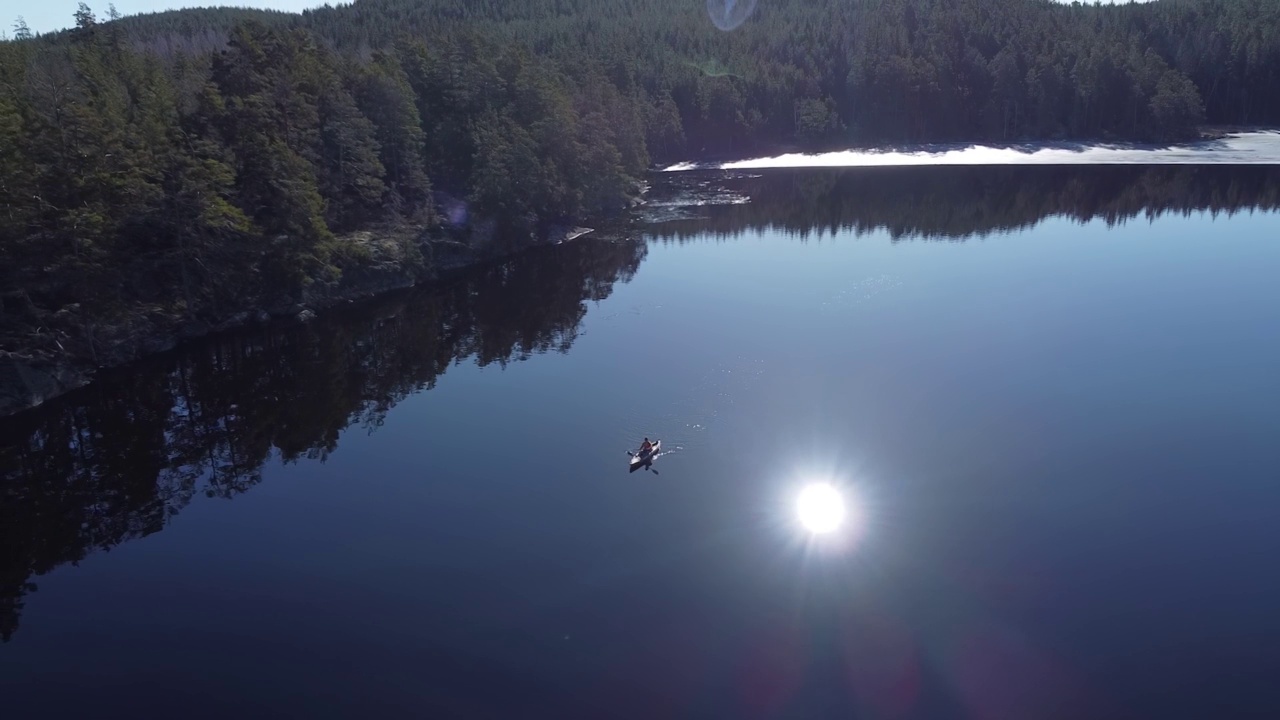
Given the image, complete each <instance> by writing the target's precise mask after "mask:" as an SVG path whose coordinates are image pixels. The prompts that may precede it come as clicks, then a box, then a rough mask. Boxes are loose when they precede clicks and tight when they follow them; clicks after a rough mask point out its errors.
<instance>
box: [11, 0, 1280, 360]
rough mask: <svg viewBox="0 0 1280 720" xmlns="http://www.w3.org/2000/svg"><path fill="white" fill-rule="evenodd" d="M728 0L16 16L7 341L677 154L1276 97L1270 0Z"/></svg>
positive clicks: (1175, 134)
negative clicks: (1080, 0)
mask: <svg viewBox="0 0 1280 720" xmlns="http://www.w3.org/2000/svg"><path fill="white" fill-rule="evenodd" d="M729 9H730V6H728V5H724V4H723V2H722V0H619V1H618V2H611V3H600V2H595V1H594V0H521V1H520V2H515V1H510V0H508V1H503V0H493V1H492V2H475V1H474V0H357V2H354V3H353V4H350V5H341V6H338V7H323V8H320V9H317V10H313V11H308V12H304V13H301V14H291V13H281V12H265V11H255V10H245V9H199V10H183V11H171V12H164V13H158V14H151V15H140V16H133V17H120V16H119V15H118V13H116V12H115V10H114V8H111V7H108V8H107V9H106V11H105V13H104V14H103V15H101V16H99V15H98V14H97V13H95V11H94V10H93V9H92V8H90V7H89V6H88V5H84V4H81V6H80V9H79V10H78V11H77V12H76V14H75V17H74V23H75V27H74V28H72V29H70V30H67V31H64V32H58V33H52V34H48V35H40V36H36V35H34V34H33V33H32V32H31V31H30V30H29V29H28V28H27V27H26V25H25V23H24V22H22V20H21V19H20V18H19V19H17V20H16V21H15V23H14V25H13V28H12V33H10V35H9V37H10V39H9V40H7V41H5V42H0V207H2V208H3V211H0V352H8V353H19V354H21V355H22V356H23V357H24V358H26V359H27V360H31V359H32V358H35V359H37V360H41V361H44V362H54V361H56V359H57V358H62V357H68V356H70V357H75V358H79V359H81V360H83V361H84V362H86V363H89V364H92V365H95V366H96V365H104V364H111V363H112V360H111V359H110V358H108V357H106V355H105V353H107V352H108V350H107V348H109V347H115V346H120V345H121V343H122V342H125V340H128V339H129V338H136V337H145V336H148V335H155V334H156V333H157V332H159V331H158V330H157V328H160V327H163V328H168V330H165V332H173V330H172V328H174V327H178V326H179V325H181V326H183V327H194V328H199V327H215V326H217V325H218V323H220V322H223V321H225V320H226V319H227V318H229V317H235V316H237V315H243V314H244V313H245V312H246V311H254V310H257V309H260V308H264V307H269V308H275V307H278V308H290V307H298V306H300V305H302V304H305V303H306V302H307V301H308V300H309V299H310V298H315V297H323V296H324V295H325V294H326V293H332V291H333V288H334V287H336V286H338V285H339V283H341V282H342V278H343V277H344V276H345V277H347V278H351V277H353V276H356V275H358V274H359V273H360V272H361V271H363V270H364V269H367V268H368V267H370V266H386V265H389V264H393V263H394V264H398V265H399V266H401V269H402V270H403V271H404V272H405V273H407V274H408V275H411V276H421V277H429V276H430V275H431V273H432V267H433V257H434V254H433V251H432V248H433V244H432V243H433V242H435V241H437V240H441V239H450V240H453V241H459V242H463V243H467V244H469V245H471V246H472V247H475V248H482V249H483V248H486V247H491V246H493V245H494V244H495V243H500V244H501V245H502V246H503V247H507V248H511V247H519V246H521V245H524V244H529V243H533V242H537V241H538V240H540V239H543V238H546V237H549V236H550V235H551V234H552V233H553V230H554V229H555V228H558V227H562V226H564V225H567V224H571V223H575V222H581V221H582V219H583V218H595V217H600V216H605V215H610V214H613V213H617V212H619V211H620V210H622V209H624V208H625V207H626V206H627V205H628V204H629V203H631V202H633V201H634V198H635V195H636V193H637V192H638V189H639V188H640V187H641V186H640V181H641V180H642V179H643V177H644V174H645V172H646V171H647V169H648V168H649V167H650V166H651V163H652V162H654V161H669V160H675V159H698V158H705V157H709V156H713V155H743V154H749V153H754V152H763V151H766V150H772V149H778V148H784V147H787V148H810V149H816V148H822V147H829V146H839V145H879V144H893V143H910V142H919V141H987V142H998V143H999V142H1019V141H1027V140H1035V139H1106V140H1134V141H1145V142H1158V143H1163V142H1171V141H1178V140H1185V139H1190V138H1194V137H1196V136H1197V135H1198V133H1199V132H1200V129H1201V127H1202V126H1204V125H1205V124H1206V123H1210V124H1218V125H1223V124H1236V125H1261V124H1277V123H1280V97H1278V96H1277V94H1276V93H1275V92H1274V91H1273V90H1274V88H1275V87H1277V81H1278V80H1280V77H1277V72H1280V3H1276V2H1274V1H1273V0H1159V2H1153V3H1146V4H1128V5H1117V6H1110V5H1082V4H1072V5H1064V4H1061V3H1057V2H1052V1H1051V0H767V1H766V0H760V1H759V2H749V1H745V0H744V1H740V2H738V3H736V4H734V5H732V9H733V13H729V12H728V11H729ZM747 10H753V11H754V12H752V13H751V14H750V15H749V16H748V14H747V13H746V11H747ZM371 237H372V238H375V239H377V242H370V241H369V238H371ZM388 257H391V258H392V259H391V260H388ZM142 345H145V343H140V344H139V346H142Z"/></svg>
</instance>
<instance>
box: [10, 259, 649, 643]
mask: <svg viewBox="0 0 1280 720" xmlns="http://www.w3.org/2000/svg"><path fill="white" fill-rule="evenodd" d="M645 248H646V246H645V245H644V244H643V243H635V242H618V243H612V242H603V241H595V240H582V241H578V242H575V243H570V244H568V245H563V246H559V247H556V248H540V249H538V250H535V251H533V252H532V253H530V254H529V255H528V256H526V257H522V258H521V259H520V260H519V261H518V262H511V263H509V264H508V265H507V266H503V267H495V268H490V269H488V270H484V271H479V272H477V273H475V274H474V275H473V276H472V277H471V278H469V279H467V280H465V281H462V282H458V283H457V284H453V285H449V286H447V287H444V288H441V289H440V290H438V291H436V292H434V293H430V294H426V293H424V292H422V291H417V292H414V293H410V294H398V295H396V296H392V297H388V298H385V299H383V300H381V301H375V302H374V304H373V305H371V306H369V307H361V308H359V309H358V310H355V311H350V312H348V311H339V312H335V313H332V314H328V315H326V316H324V317H322V318H320V319H318V320H316V321H315V322H314V323H312V324H309V325H302V324H296V325H293V326H291V327H283V328H280V327H277V328H272V329H268V330H264V331H263V332H261V333H257V334H238V335H232V336H229V337H225V338H223V339H221V340H219V341H216V342H211V343H209V344H207V345H204V346H201V347H196V348H192V349H190V350H188V351H187V352H184V353H182V354H180V355H177V356H170V357H162V358H158V359H155V360H153V361H151V364H150V366H147V367H141V368H131V369H130V370H128V371H125V372H122V373H120V374H119V375H118V376H116V377H112V378H111V379H110V380H111V381H110V382H107V383H98V384H95V385H93V386H90V387H89V388H87V389H85V390H84V391H82V392H80V393H78V394H77V395H75V396H68V397H66V398H62V399H60V400H57V401H54V402H53V403H51V404H50V405H48V406H46V407H42V408H39V409H37V410H35V411H33V412H32V413H26V414H23V415H20V416H14V417H10V418H0V437H3V438H5V442H4V443H3V444H0V639H3V640H6V641H7V640H8V639H9V638H10V637H11V636H12V635H13V633H14V632H16V630H17V628H18V622H19V619H20V614H21V610H22V607H23V603H24V602H25V599H26V597H27V596H28V594H29V593H31V592H34V591H35V590H36V583H35V582H34V578H36V577H38V576H40V575H43V574H46V573H48V572H51V571H52V570H54V569H55V568H57V567H59V566H60V565H63V564H65V563H73V562H77V561H79V560H82V559H84V558H85V557H86V556H87V555H89V554H90V553H92V552H95V551H97V550H101V549H108V548H111V547H114V546H116V545H119V544H121V543H123V542H127V541H129V540H131V539H134V538H138V537H142V536H145V535H149V534H151V533H154V532H158V531H160V530H162V529H164V527H165V525H166V524H167V523H168V522H169V520H170V518H172V517H173V516H174V515H176V514H177V513H179V512H180V511H181V510H182V509H183V508H184V507H185V506H186V505H187V504H188V503H190V502H191V500H192V499H193V498H194V497H196V496H199V495H205V496H209V497H220V498H229V497H233V496H235V495H237V494H239V493H242V492H245V491H247V490H249V489H250V488H252V487H253V486H255V485H256V484H258V483H259V482H260V481H261V480H262V472H263V467H264V465H265V464H266V463H267V462H269V461H270V460H272V459H274V458H279V459H280V460H281V461H283V462H286V463H291V462H302V461H305V460H316V459H323V458H324V457H326V456H327V455H328V454H330V453H332V452H334V451H335V450H336V449H337V447H338V441H339V438H340V436H341V434H342V431H343V430H344V429H345V428H347V427H349V426H352V425H360V426H363V427H366V428H369V429H371V430H372V429H374V428H376V427H378V426H380V425H381V424H382V421H383V418H384V417H385V416H386V414H387V412H388V411H389V410H390V409H391V408H392V407H394V406H395V405H396V403H397V402H399V401H400V400H401V399H403V398H404V397H406V396H407V395H409V394H411V393H414V392H419V391H421V390H423V389H426V388H431V387H432V386H433V385H434V384H435V382H436V379H437V378H438V377H439V376H440V375H442V374H443V373H444V372H445V371H446V370H447V369H448V368H449V367H450V366H452V365H454V364H456V363H458V362H461V361H464V360H472V361H474V362H476V363H477V364H479V365H482V366H483V365H489V364H493V363H497V364H505V363H507V362H509V361H513V360H519V359H522V358H526V357H528V356H530V355H532V354H534V353H544V352H563V351H567V350H568V349H569V346H570V345H571V344H572V343H573V342H574V340H575V338H576V336H577V330H578V327H579V325H580V323H581V321H582V319H583V317H584V316H585V314H586V312H587V307H586V302H588V301H598V300H603V299H605V298H607V297H608V296H609V295H610V293H611V292H612V289H613V287H614V285H615V284H616V283H618V282H627V281H629V280H630V279H631V277H632V276H633V275H634V274H635V272H636V270H637V269H638V268H639V266H640V263H641V262H642V261H643V259H644V256H645ZM512 307H520V308H522V310H521V312H519V313H513V312H511V311H510V309H511V308H512Z"/></svg>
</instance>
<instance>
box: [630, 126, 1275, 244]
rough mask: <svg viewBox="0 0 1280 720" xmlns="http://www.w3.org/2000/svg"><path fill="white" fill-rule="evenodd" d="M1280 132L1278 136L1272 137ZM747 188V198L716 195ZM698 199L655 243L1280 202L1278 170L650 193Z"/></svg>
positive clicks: (741, 182)
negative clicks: (760, 232) (745, 200)
mask: <svg viewBox="0 0 1280 720" xmlns="http://www.w3.org/2000/svg"><path fill="white" fill-rule="evenodd" d="M1277 137H1278V138H1280V136H1277ZM737 195H745V196H747V197H749V198H750V202H748V203H746V204H725V203H720V202H717V201H716V198H717V197H719V196H725V197H733V196H737ZM689 196H694V197H696V198H698V202H697V203H696V204H695V205H690V206H688V207H689V208H691V209H692V210H693V211H695V212H693V213H692V214H696V215H697V216H698V219H690V218H681V217H678V213H676V212H675V211H673V210H672V209H671V208H663V209H664V210H666V211H667V212H666V215H667V216H666V217H663V218H662V219H661V221H660V222H653V223H650V224H649V225H648V226H647V227H646V233H647V234H648V235H650V236H651V237H657V238H660V239H677V240H685V239H691V238H695V237H700V236H706V235H712V236H732V235H738V234H741V233H744V232H747V231H752V230H765V229H770V228H772V229H775V230H781V231H784V232H788V233H791V234H795V235H798V236H800V237H802V238H803V237H807V236H809V235H810V234H821V233H833V234H834V233H835V232H843V231H851V232H853V233H855V234H857V235H862V234H866V233H870V232H876V231H884V232H887V233H888V234H889V235H890V236H891V237H892V238H894V239H906V238H923V239H948V240H960V239H965V238H970V237H983V236H986V235H990V234H992V233H1000V232H1011V231H1015V230H1022V229H1026V228H1029V227H1033V226H1035V225H1037V224H1039V223H1040V222H1043V221H1044V220H1046V219H1048V218H1051V217H1065V218H1070V219H1073V220H1075V221H1077V222H1080V223H1085V222H1089V221H1093V220H1103V221H1105V222H1107V223H1108V224H1115V223H1119V222H1124V221H1126V220H1130V219H1134V218H1138V217H1145V218H1148V219H1154V218H1156V217H1159V216H1160V215H1162V214H1164V213H1193V212H1214V213H1219V212H1223V213H1232V212H1240V211H1245V210H1255V209H1256V210H1275V209H1278V208H1280V166H1276V165H1247V166H1233V165H1103V166H1087V165H1054V166H1044V165H1023V166H1018V165H1006V166H998V167H970V166H953V167H884V168H825V169H791V168H784V169H772V170H761V171H759V172H757V173H752V174H745V173H741V172H735V171H702V172H689V173H674V174H670V175H667V176H665V182H663V183H661V184H655V186H654V189H653V191H652V197H653V199H654V200H657V201H659V202H661V201H662V200H663V199H666V198H682V197H689Z"/></svg>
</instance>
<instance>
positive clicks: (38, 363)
mask: <svg viewBox="0 0 1280 720" xmlns="http://www.w3.org/2000/svg"><path fill="white" fill-rule="evenodd" d="M591 232H593V231H592V230H591V229H590V228H580V227H562V228H554V229H553V230H552V231H551V232H550V233H548V235H547V236H546V237H545V238H542V239H541V241H540V242H537V243H534V244H530V245H526V246H522V247H516V248H497V247H491V248H490V249H487V250H482V249H478V248H477V247H475V246H474V245H470V244H467V243H464V242H459V241H454V240H445V239H439V238H416V239H415V238H407V237H403V236H400V237H397V236H396V234H395V233H388V234H386V235H382V234H375V233H374V232H372V231H365V232H361V233H355V234H353V235H351V236H348V238H347V240H349V241H350V242H351V243H352V244H353V245H355V246H357V247H359V248H360V249H361V251H362V252H361V259H360V260H358V261H349V262H348V263H347V264H346V266H345V267H343V268H342V276H341V279H340V280H338V281H337V282H334V283H327V284H326V283H321V282H316V283H313V284H312V285H311V286H310V287H308V288H307V289H306V290H304V291H303V293H302V297H297V298H292V297H291V298H281V299H280V301H279V302H276V303H274V304H264V305H261V306H254V307H246V308H239V309H236V310H235V311H234V312H229V313H227V315H226V316H225V317H223V318H220V319H218V320H217V321H216V322H208V321H200V320H193V319H190V318H185V317H181V316H175V315H173V314H172V313H167V312H165V311H163V310H161V309H159V308H156V309H151V310H145V309H143V310H139V311H137V312H134V313H132V314H130V315H129V316H128V317H125V318H122V319H119V320H117V321H115V322H112V323H110V324H109V325H108V324H102V323H95V322H93V321H91V320H89V319H87V318H84V317H82V316H81V308H79V307H78V306H72V307H68V308H63V309H62V310H59V311H58V312H57V313H55V314H54V315H53V316H52V317H49V318H46V319H44V320H43V321H42V324H41V325H40V326H39V327H37V328H35V329H34V331H33V332H32V333H31V334H30V335H29V336H28V337H25V338H22V341H23V342H22V347H19V348H10V349H6V348H4V347H3V345H0V417H5V416H9V415H13V414H16V413H20V412H22V411H24V410H27V409H30V408H34V407H37V406H39V405H42V404H43V403H45V402H47V401H49V400H51V399H53V398H56V397H58V396H60V395H64V394H66V393H68V392H71V391H73V390H76V389H78V388H82V387H84V386H86V385H89V384H90V383H91V382H93V380H94V378H95V377H96V376H97V374H98V372H99V371H101V370H105V369H107V368H114V367H119V366H122V365H126V364H128V363H131V362H133V361H135V360H139V359H141V358H143V357H146V356H148V355H154V354H157V353H162V352H166V351H168V350H172V349H174V348H175V347H177V346H178V344H179V343H181V342H184V341H187V340H194V339H197V338H201V337H205V336H208V335H212V334H215V333H219V332H225V331H228V330H233V329H236V328H242V327H246V326H250V325H253V324H265V323H268V322H279V321H289V320H290V319H292V320H293V321H296V322H307V321H310V320H312V319H313V318H315V317H316V313H317V312H323V311H324V310H326V309H328V308H331V307H334V306H336V305H339V304H345V303H350V302H355V301H358V300H363V299H366V298H371V297H374V296H376V295H381V294H384V293H387V292H392V291H395V290H402V289H406V288H411V287H415V286H419V285H426V284H430V283H433V282H438V281H441V280H444V279H447V278H448V277H450V276H452V275H455V274H457V273H459V272H462V271H464V270H466V269H468V268H473V267H477V266H481V265H483V264H485V263H488V262H493V261H496V260H500V259H502V258H505V257H510V256H512V255H515V254H518V253H519V252H522V251H523V250H526V249H528V248H530V247H534V246H536V245H544V244H558V243H561V242H568V241H571V240H575V239H577V238H580V237H582V236H584V235H588V234H589V233H591ZM3 341H10V342H11V343H12V341H13V338H0V342H3ZM12 344H14V345H16V344H17V343H12Z"/></svg>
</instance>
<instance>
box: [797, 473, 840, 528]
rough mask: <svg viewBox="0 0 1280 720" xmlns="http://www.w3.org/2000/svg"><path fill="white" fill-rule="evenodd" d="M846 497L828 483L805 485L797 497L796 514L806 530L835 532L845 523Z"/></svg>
mask: <svg viewBox="0 0 1280 720" xmlns="http://www.w3.org/2000/svg"><path fill="white" fill-rule="evenodd" d="M845 515H846V511H845V506H844V498H843V497H842V496H841V495H840V491H838V490H836V489H835V488H834V487H832V486H831V485H828V484H827V483H813V484H811V485H807V486H805V488H804V489H803V490H801V491H800V496H799V497H798V498H796V516H797V517H798V518H799V520H800V524H801V525H803V526H804V528H805V529H806V530H808V531H809V532H811V533H813V534H815V535H823V534H826V533H830V532H834V531H835V530H837V529H839V528H840V526H841V525H843V524H844V520H845Z"/></svg>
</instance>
